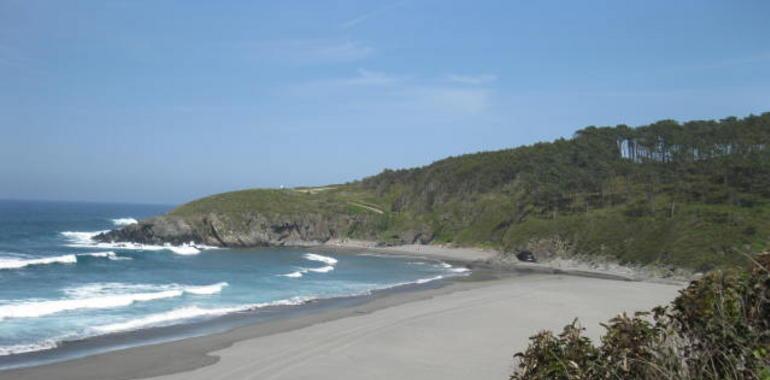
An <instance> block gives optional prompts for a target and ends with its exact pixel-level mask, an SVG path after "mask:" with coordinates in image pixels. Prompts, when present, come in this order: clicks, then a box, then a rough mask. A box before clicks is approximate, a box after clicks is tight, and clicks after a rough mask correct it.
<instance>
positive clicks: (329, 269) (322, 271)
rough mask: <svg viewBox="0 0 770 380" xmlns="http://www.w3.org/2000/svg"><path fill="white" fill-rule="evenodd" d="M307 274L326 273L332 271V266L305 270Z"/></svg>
mask: <svg viewBox="0 0 770 380" xmlns="http://www.w3.org/2000/svg"><path fill="white" fill-rule="evenodd" d="M306 270H307V271H308V272H316V273H328V272H331V271H333V270H334V266H331V265H327V266H325V267H320V268H307V269H306Z"/></svg>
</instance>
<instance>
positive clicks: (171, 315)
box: [92, 297, 315, 334]
mask: <svg viewBox="0 0 770 380" xmlns="http://www.w3.org/2000/svg"><path fill="white" fill-rule="evenodd" d="M313 299H315V298H313V297H292V298H287V299H282V300H277V301H270V302H264V303H257V304H251V305H242V306H234V307H223V308H216V309H203V308H200V307H198V306H187V307H182V308H178V309H174V310H171V311H167V312H163V313H157V314H152V315H148V316H146V317H142V318H137V319H133V320H130V321H125V322H119V323H112V324H108V325H102V326H95V327H93V328H92V329H93V330H94V331H96V332H98V333H100V334H110V333H116V332H125V331H131V330H138V329H141V328H147V327H160V326H170V325H174V324H178V323H180V322H182V321H185V320H189V319H194V318H204V317H216V316H221V315H225V314H230V313H237V312H244V311H249V310H255V309H260V308H264V307H269V306H296V305H302V304H304V303H307V302H308V301H311V300H313Z"/></svg>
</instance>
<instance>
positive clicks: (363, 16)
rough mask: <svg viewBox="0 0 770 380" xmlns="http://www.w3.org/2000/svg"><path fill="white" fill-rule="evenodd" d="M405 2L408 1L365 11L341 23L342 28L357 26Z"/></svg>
mask: <svg viewBox="0 0 770 380" xmlns="http://www.w3.org/2000/svg"><path fill="white" fill-rule="evenodd" d="M404 3H406V0H404V1H399V2H395V3H392V4H387V5H385V6H382V7H380V8H377V9H375V10H373V11H370V12H366V13H363V14H361V15H358V16H356V17H353V18H351V19H349V20H347V21H345V22H343V23H342V24H340V27H341V28H342V29H350V28H353V27H355V26H357V25H360V24H363V23H364V22H366V21H368V20H370V19H371V18H373V17H376V16H379V15H381V14H383V13H385V12H387V11H389V10H391V9H393V8H395V7H398V6H400V5H402V4H404Z"/></svg>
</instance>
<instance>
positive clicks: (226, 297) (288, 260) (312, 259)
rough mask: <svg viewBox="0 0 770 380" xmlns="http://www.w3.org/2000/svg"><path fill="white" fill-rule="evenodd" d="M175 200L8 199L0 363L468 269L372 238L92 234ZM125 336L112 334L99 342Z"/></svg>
mask: <svg viewBox="0 0 770 380" xmlns="http://www.w3.org/2000/svg"><path fill="white" fill-rule="evenodd" d="M170 208H171V207H169V206H157V205H129V204H105V203H69V202H38V201H2V200H0V369H2V368H10V367H11V366H18V365H19V363H23V361H19V360H18V358H19V357H32V358H40V357H45V358H47V360H50V359H51V358H56V355H53V354H51V353H52V352H53V353H55V352H56V350H57V349H60V348H61V347H62V346H65V345H67V344H68V343H69V342H78V341H80V342H82V341H88V340H89V339H100V340H101V341H102V342H109V341H110V339H109V337H110V336H113V335H116V334H127V333H136V332H141V331H143V330H148V329H158V328H164V327H169V326H177V327H178V326H185V325H194V324H199V323H201V322H205V321H215V320H217V318H225V317H228V316H229V317H232V316H234V315H246V314H248V315H250V316H254V315H257V316H258V315H259V314H260V313H270V312H271V310H274V309H275V308H281V309H283V310H285V309H287V308H297V310H300V309H301V308H302V307H303V306H304V305H307V304H309V303H311V302H314V301H319V300H332V299H336V298H346V297H354V296H362V295H368V294H371V293H372V292H376V291H379V290H384V289H395V288H398V287H403V286H407V285H410V284H412V285H413V284H425V283H429V282H434V281H436V280H440V279H445V278H448V277H452V276H461V275H466V274H467V270H466V269H465V268H457V267H452V266H451V265H449V264H447V263H444V262H440V261H431V260H421V259H415V258H413V257H400V256H392V255H380V254H376V253H372V252H368V251H365V250H361V251H354V250H353V251H351V250H344V251H334V250H329V249H323V250H312V249H306V248H254V249H224V248H214V247H205V246H200V245H196V244H195V243H194V242H191V243H190V244H186V245H183V246H148V245H140V244H120V243H111V244H107V243H98V244H97V243H95V242H93V241H92V240H91V237H92V236H94V235H95V234H97V233H99V232H100V231H105V230H109V229H114V228H118V227H120V226H122V225H126V224H130V223H136V221H137V220H140V219H142V218H146V217H149V216H153V215H159V214H163V213H165V212H166V211H168V210H169V209H170ZM175 331H179V332H180V334H181V333H183V332H185V330H184V329H176V330H175ZM187 333H188V334H189V331H187ZM105 337H107V339H105ZM177 337H178V336H177ZM171 338H173V336H166V339H171ZM113 340H115V339H113ZM116 341H117V340H116ZM156 341H158V340H157V339H155V340H134V341H132V342H133V343H132V344H134V345H136V344H143V343H151V342H156ZM120 344H121V345H122V346H125V345H126V343H125V341H124V340H123V341H121V343H120ZM115 348H117V347H111V346H110V344H101V345H99V346H98V349H97V350H94V349H93V347H91V349H90V351H88V353H89V354H91V353H96V352H98V351H103V350H110V349H115ZM40 353H44V355H40ZM70 354H72V353H71V352H70Z"/></svg>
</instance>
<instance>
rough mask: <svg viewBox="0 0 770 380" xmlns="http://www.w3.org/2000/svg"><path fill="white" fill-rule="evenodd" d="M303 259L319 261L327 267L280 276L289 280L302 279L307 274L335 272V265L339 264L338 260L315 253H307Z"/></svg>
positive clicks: (304, 269) (303, 269)
mask: <svg viewBox="0 0 770 380" xmlns="http://www.w3.org/2000/svg"><path fill="white" fill-rule="evenodd" d="M302 257H303V258H304V259H306V260H310V261H318V262H322V263H324V264H327V265H325V266H322V267H319V268H300V269H299V270H297V271H294V272H291V273H286V274H282V275H280V276H282V277H289V278H300V277H302V276H303V275H305V273H308V272H314V273H329V272H331V271H333V270H334V265H336V264H337V262H338V260H337V259H335V258H333V257H329V256H323V255H317V254H315V253H306V254H304V255H302Z"/></svg>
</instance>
